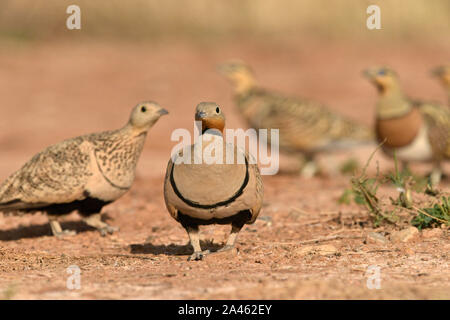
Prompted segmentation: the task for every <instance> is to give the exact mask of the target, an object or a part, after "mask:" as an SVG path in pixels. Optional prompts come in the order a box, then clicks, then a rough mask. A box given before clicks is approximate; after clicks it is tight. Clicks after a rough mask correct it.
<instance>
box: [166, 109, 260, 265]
mask: <svg viewBox="0 0 450 320" xmlns="http://www.w3.org/2000/svg"><path fill="white" fill-rule="evenodd" d="M195 120H196V121H199V122H201V124H202V128H201V129H202V130H201V132H202V135H201V137H200V139H199V141H198V142H196V143H195V144H193V145H190V146H187V147H186V148H184V149H182V150H181V151H179V152H178V153H176V154H175V155H174V156H173V157H172V158H171V159H170V160H169V163H168V165H167V171H166V178H165V183H164V199H165V202H166V207H167V209H168V211H169V213H170V215H171V216H172V217H173V218H174V219H175V220H176V221H178V222H179V223H181V225H182V226H183V227H184V228H185V229H186V231H187V233H188V235H189V238H190V242H191V245H192V247H193V248H194V253H193V254H192V255H191V256H190V258H189V260H201V259H203V257H204V256H205V255H206V254H208V253H210V252H209V251H208V250H206V251H202V249H201V247H200V239H199V225H209V224H231V234H230V236H229V238H228V240H227V242H226V245H225V246H224V247H223V248H222V249H220V250H219V251H225V250H229V249H232V248H233V247H234V245H235V243H236V238H237V235H238V233H239V231H240V230H241V229H242V227H243V226H244V225H245V224H251V223H253V222H254V221H255V220H256V218H257V216H258V214H259V211H260V210H261V206H262V201H263V184H262V180H261V176H260V173H259V169H258V166H257V165H256V164H254V162H253V161H251V158H250V155H249V154H248V153H246V152H245V151H243V150H241V149H239V148H237V147H236V146H234V145H232V144H229V143H225V142H224V139H223V129H224V127H225V116H224V114H223V112H222V109H221V108H220V107H219V106H218V105H217V104H216V103H214V102H202V103H200V104H199V105H198V106H197V108H196V112H195ZM212 149H214V150H215V151H214V153H215V155H217V156H218V158H216V160H215V159H209V160H208V158H207V155H208V153H207V152H208V150H212ZM195 150H200V152H201V154H200V155H198V153H199V152H198V151H197V152H195ZM222 150H223V153H222V154H221V151H222ZM228 153H229V154H232V155H233V157H234V159H236V160H235V161H234V163H232V164H230V163H228V162H226V159H227V156H226V155H227V154H228ZM184 157H186V159H188V161H184V162H183V161H180V159H183V158H184ZM222 157H223V158H222ZM239 158H241V159H242V163H240V162H238V161H237V159H239ZM194 159H200V161H195V160H194ZM211 160H214V161H211ZM199 162H201V163H199Z"/></svg>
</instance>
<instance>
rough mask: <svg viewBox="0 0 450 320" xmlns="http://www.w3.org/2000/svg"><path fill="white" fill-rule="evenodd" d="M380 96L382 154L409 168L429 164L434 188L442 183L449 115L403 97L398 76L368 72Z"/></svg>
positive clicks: (449, 151)
mask: <svg viewBox="0 0 450 320" xmlns="http://www.w3.org/2000/svg"><path fill="white" fill-rule="evenodd" d="M364 73H365V75H366V77H368V78H369V80H370V81H371V82H372V83H373V84H374V85H375V86H376V88H377V90H378V94H379V98H378V102H377V104H376V119H375V132H376V135H377V139H378V141H379V142H383V141H384V144H383V146H382V149H383V151H384V152H385V153H386V154H388V155H390V156H393V154H394V151H395V154H396V157H397V158H398V159H399V160H400V161H401V162H402V163H403V166H404V167H406V166H407V165H408V162H410V161H430V162H432V163H433V165H434V166H433V171H432V174H431V176H430V178H431V184H432V185H435V184H437V183H438V182H439V181H440V178H441V168H440V164H441V162H442V161H443V160H446V159H449V158H450V111H449V109H448V108H447V107H443V106H441V105H439V104H436V103H430V102H422V101H413V100H411V99H409V98H408V97H407V96H405V94H404V93H403V91H402V89H401V87H400V84H399V81H398V77H397V74H396V73H395V71H393V70H392V69H390V68H386V67H375V68H372V69H368V70H366V71H365V72H364Z"/></svg>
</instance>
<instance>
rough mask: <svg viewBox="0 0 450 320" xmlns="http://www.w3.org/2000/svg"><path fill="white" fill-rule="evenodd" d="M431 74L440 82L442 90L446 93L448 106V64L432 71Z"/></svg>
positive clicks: (449, 82) (449, 90)
mask: <svg viewBox="0 0 450 320" xmlns="http://www.w3.org/2000/svg"><path fill="white" fill-rule="evenodd" d="M432 74H433V75H434V76H435V77H437V78H438V79H439V80H440V81H441V83H442V85H443V86H444V89H445V90H446V91H447V96H448V103H449V105H450V64H449V65H445V66H440V67H437V68H435V69H433V71H432Z"/></svg>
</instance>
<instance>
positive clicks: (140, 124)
mask: <svg viewBox="0 0 450 320" xmlns="http://www.w3.org/2000/svg"><path fill="white" fill-rule="evenodd" d="M168 113H169V112H168V111H167V110H166V109H163V108H161V107H160V105H159V104H157V103H156V102H153V101H146V102H141V103H138V104H137V105H136V106H135V107H134V108H133V110H132V111H131V116H130V120H129V124H130V125H131V126H132V127H133V128H134V129H138V130H144V131H145V130H148V129H150V128H151V127H152V126H153V125H154V124H155V123H156V121H158V119H159V118H160V117H161V116H163V115H165V114H168Z"/></svg>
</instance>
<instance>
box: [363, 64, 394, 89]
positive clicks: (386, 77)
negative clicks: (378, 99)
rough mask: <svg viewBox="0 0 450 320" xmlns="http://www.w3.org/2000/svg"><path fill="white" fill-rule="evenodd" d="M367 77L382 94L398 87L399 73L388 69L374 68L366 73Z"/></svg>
mask: <svg viewBox="0 0 450 320" xmlns="http://www.w3.org/2000/svg"><path fill="white" fill-rule="evenodd" d="M363 74H364V76H366V77H367V78H368V79H369V80H370V81H371V82H372V83H373V84H374V85H375V86H376V87H377V89H378V91H380V92H386V91H388V90H390V89H393V88H397V87H398V81H397V73H396V72H395V71H394V70H392V69H390V68H388V67H374V68H370V69H367V70H365V71H364V73H363Z"/></svg>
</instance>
